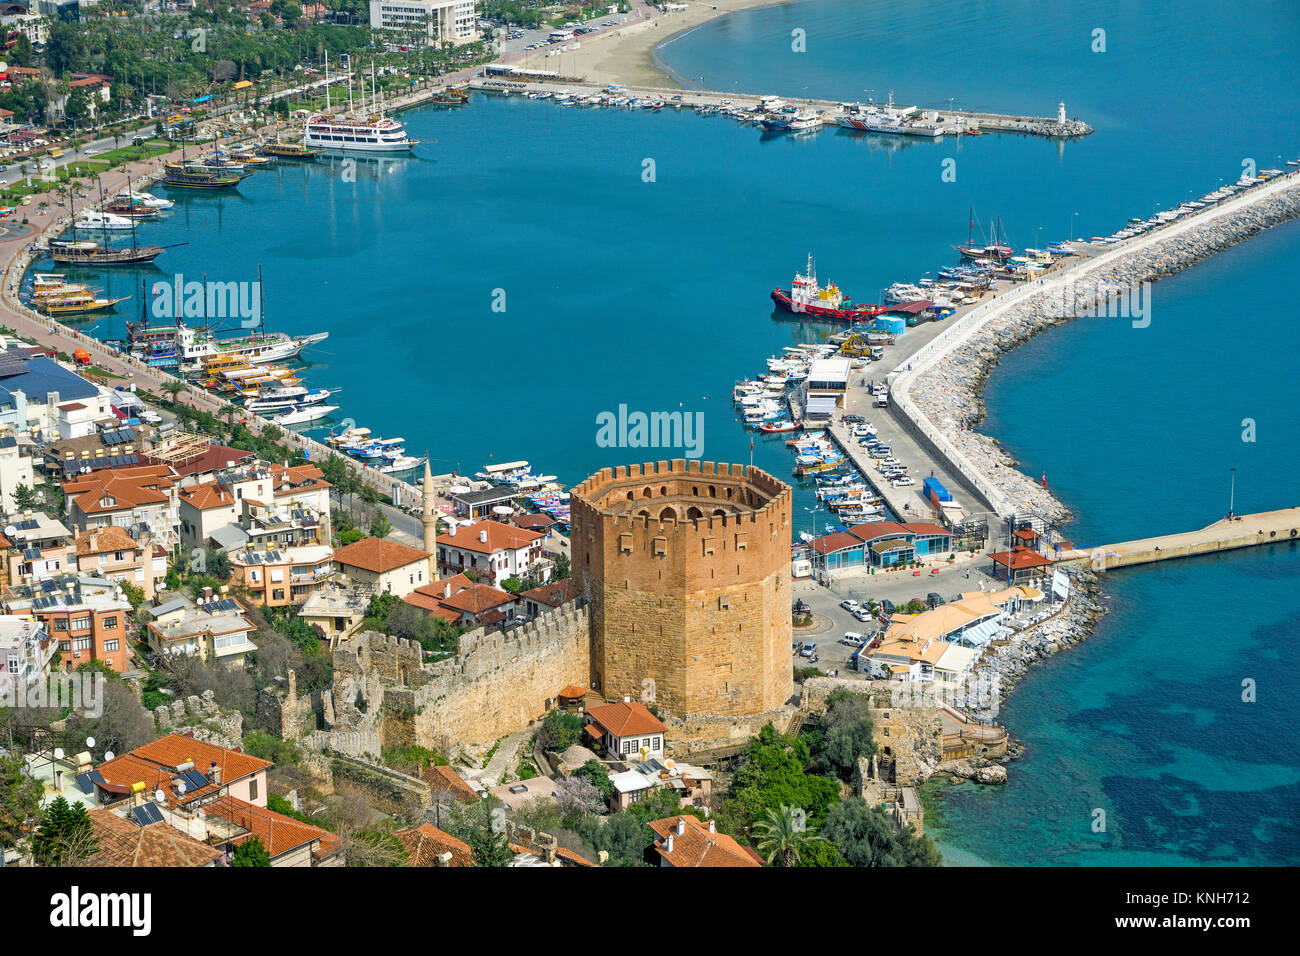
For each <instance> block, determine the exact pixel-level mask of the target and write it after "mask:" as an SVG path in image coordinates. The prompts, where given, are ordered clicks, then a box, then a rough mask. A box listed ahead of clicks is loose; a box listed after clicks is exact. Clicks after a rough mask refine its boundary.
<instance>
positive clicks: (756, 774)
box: [722, 724, 840, 832]
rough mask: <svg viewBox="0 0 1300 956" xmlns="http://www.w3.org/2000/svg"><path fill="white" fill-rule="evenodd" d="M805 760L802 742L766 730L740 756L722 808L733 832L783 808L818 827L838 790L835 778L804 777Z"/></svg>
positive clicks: (769, 729) (746, 827)
mask: <svg viewBox="0 0 1300 956" xmlns="http://www.w3.org/2000/svg"><path fill="white" fill-rule="evenodd" d="M810 759H811V756H810V753H809V750H808V745H807V743H805V742H804V741H803V740H800V739H798V738H796V737H789V736H786V735H784V734H778V733H777V732H776V730H775V729H774V728H773V727H772V725H771V724H768V725H767V726H765V727H764V728H763V729H762V730H760V731H759V733H758V736H757V737H755V738H753V739H751V740H750V741H749V743H748V744H747V745H746V747H745V750H744V751H743V752H742V753H741V758H740V765H739V767H738V768H737V769H736V773H735V776H734V777H733V778H732V781H731V790H730V794H729V797H728V800H727V801H726V803H725V804H724V807H723V814H722V815H723V817H724V821H725V823H726V824H727V825H729V826H730V827H731V829H732V831H733V832H738V831H741V830H749V829H750V828H752V827H753V826H754V825H755V824H756V823H757V822H758V821H759V820H761V819H764V818H765V817H766V816H767V811H768V810H777V809H780V808H781V807H783V806H788V807H799V808H801V809H802V810H803V811H804V813H805V814H806V815H807V816H806V819H807V820H808V822H809V823H810V824H811V825H813V826H817V825H819V824H820V823H821V822H822V821H823V820H824V819H825V818H826V811H827V810H828V809H829V808H830V807H831V805H832V804H834V803H835V802H836V800H838V799H839V795H840V787H839V784H837V783H836V782H835V781H834V780H828V779H827V778H825V777H819V776H815V775H813V774H809V773H808V772H807V769H806V768H807V766H808V764H809V761H810ZM724 829H725V827H724Z"/></svg>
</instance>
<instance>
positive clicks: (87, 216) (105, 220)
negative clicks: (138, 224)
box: [73, 209, 132, 230]
mask: <svg viewBox="0 0 1300 956" xmlns="http://www.w3.org/2000/svg"><path fill="white" fill-rule="evenodd" d="M73 227H74V228H76V229H127V230H129V229H130V228H131V227H132V220H130V219H128V218H127V217H126V216H115V215H113V214H112V213H111V212H100V211H99V210H98V209H83V210H82V212H81V216H80V217H78V219H77V221H76V222H75V223H73Z"/></svg>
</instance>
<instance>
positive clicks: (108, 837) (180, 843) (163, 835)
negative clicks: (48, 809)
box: [84, 807, 221, 866]
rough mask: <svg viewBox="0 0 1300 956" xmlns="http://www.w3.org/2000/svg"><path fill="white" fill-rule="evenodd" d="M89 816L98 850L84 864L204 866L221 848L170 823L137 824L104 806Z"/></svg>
mask: <svg viewBox="0 0 1300 956" xmlns="http://www.w3.org/2000/svg"><path fill="white" fill-rule="evenodd" d="M88 816H89V817H90V826H91V828H92V829H93V830H94V831H95V837H96V838H97V839H98V840H99V849H98V851H97V852H96V853H95V854H94V855H92V856H91V857H90V858H89V859H88V860H86V861H85V863H84V865H85V866H207V865H208V864H209V863H215V862H216V861H217V860H218V859H220V858H221V851H220V850H218V849H216V848H215V847H210V846H208V845H207V844H206V843H201V842H199V841H198V840H196V839H194V838H193V837H191V836H187V835H186V834H184V833H182V832H181V831H180V830H178V829H177V828H176V827H174V826H172V825H171V824H169V823H165V822H164V823H152V824H150V825H148V826H143V827H142V826H138V825H136V824H135V823H132V822H131V821H130V820H125V819H123V818H122V817H119V816H118V815H117V814H116V813H114V812H113V811H112V810H110V809H108V808H107V807H99V808H97V809H94V810H91V811H90V813H89V814H88Z"/></svg>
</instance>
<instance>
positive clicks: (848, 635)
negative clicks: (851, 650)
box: [838, 631, 867, 647]
mask: <svg viewBox="0 0 1300 956" xmlns="http://www.w3.org/2000/svg"><path fill="white" fill-rule="evenodd" d="M838 643H840V644H843V645H845V646H846V647H861V646H862V645H863V644H865V643H867V639H866V637H865V636H864V635H862V634H859V633H858V632H857V631H845V632H844V636H843V637H841V638H840V639H839V642H838Z"/></svg>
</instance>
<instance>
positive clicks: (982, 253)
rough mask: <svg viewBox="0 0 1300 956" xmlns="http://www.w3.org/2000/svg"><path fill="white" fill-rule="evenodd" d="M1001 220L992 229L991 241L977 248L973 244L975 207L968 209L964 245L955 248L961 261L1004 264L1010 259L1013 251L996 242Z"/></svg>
mask: <svg viewBox="0 0 1300 956" xmlns="http://www.w3.org/2000/svg"><path fill="white" fill-rule="evenodd" d="M1000 225H1001V220H1000V219H999V220H998V221H997V224H996V225H994V227H993V241H992V242H990V243H989V244H988V245H986V246H977V245H975V244H974V238H975V207H974V206H971V207H970V225H969V226H968V228H967V230H966V244H965V245H964V246H957V247H956V248H957V251H958V252H960V253H961V255H962V258H963V259H988V260H992V261H993V262H1005V261H1006V260H1007V259H1010V258H1011V256H1012V253H1013V252H1014V250H1013V249H1012V248H1011V247H1010V246H1008V245H1006V244H1005V243H999V242H998V233H999V231H1000V228H999V227H1000Z"/></svg>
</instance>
